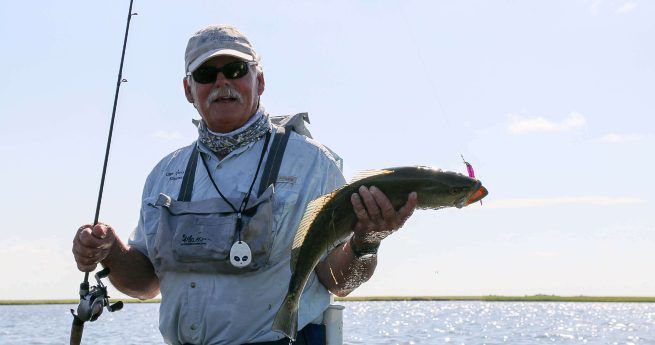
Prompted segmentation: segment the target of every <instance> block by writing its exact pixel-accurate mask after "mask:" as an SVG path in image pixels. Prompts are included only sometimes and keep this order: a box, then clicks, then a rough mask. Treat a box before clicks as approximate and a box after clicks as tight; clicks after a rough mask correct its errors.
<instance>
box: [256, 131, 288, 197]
mask: <svg viewBox="0 0 655 345" xmlns="http://www.w3.org/2000/svg"><path fill="white" fill-rule="evenodd" d="M276 128H277V131H276V132H275V137H274V138H273V143H272V144H271V149H270V151H268V157H267V158H266V166H264V172H263V173H262V178H261V180H260V182H259V192H258V193H257V195H258V196H259V195H262V193H264V191H265V190H266V188H268V186H270V185H271V184H274V183H275V181H276V180H277V174H278V173H279V172H280V165H282V158H283V157H284V150H285V149H286V147H287V142H288V141H289V136H290V135H291V132H292V129H291V128H284V127H282V126H279V127H276Z"/></svg>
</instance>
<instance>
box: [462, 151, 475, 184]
mask: <svg viewBox="0 0 655 345" xmlns="http://www.w3.org/2000/svg"><path fill="white" fill-rule="evenodd" d="M460 156H462V160H463V161H464V164H466V170H468V173H469V177H470V178H475V171H473V166H472V165H471V164H470V163H469V162H467V161H466V160H465V159H464V156H463V155H462V154H461V153H460Z"/></svg>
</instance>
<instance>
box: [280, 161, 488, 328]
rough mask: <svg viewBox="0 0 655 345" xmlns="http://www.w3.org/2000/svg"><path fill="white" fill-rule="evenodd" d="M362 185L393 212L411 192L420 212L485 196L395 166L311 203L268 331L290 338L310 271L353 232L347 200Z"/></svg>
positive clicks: (445, 175) (465, 180) (476, 186)
mask: <svg viewBox="0 0 655 345" xmlns="http://www.w3.org/2000/svg"><path fill="white" fill-rule="evenodd" d="M361 186H366V187H371V186H375V187H377V188H378V189H380V190H381V191H382V192H383V193H384V194H385V195H386V196H387V198H388V199H389V201H390V202H391V204H392V205H393V207H394V208H395V209H396V210H397V209H399V208H400V207H402V206H403V205H404V204H405V203H406V202H407V198H408V196H409V194H410V193H411V192H416V193H417V203H418V205H417V207H418V208H419V209H440V208H444V207H457V208H461V207H464V206H467V205H469V204H471V203H474V202H476V201H478V200H480V199H482V198H483V197H485V196H486V195H487V190H486V189H485V188H484V187H483V186H482V184H481V182H480V181H479V180H476V179H473V178H470V177H467V176H464V175H462V174H459V173H454V172H448V171H442V170H438V169H433V168H428V167H399V168H390V169H384V170H371V171H365V172H363V173H361V174H359V175H357V176H356V177H355V178H354V179H353V181H351V182H350V183H348V184H346V185H344V186H343V187H341V188H339V189H337V190H335V191H333V192H331V193H328V194H326V195H323V196H321V197H319V198H317V199H316V200H314V201H312V202H311V203H310V204H309V205H308V206H307V210H306V211H305V214H304V215H303V218H302V220H301V222H300V226H299V228H298V232H297V234H296V237H295V239H294V242H293V246H292V254H291V271H292V276H291V280H290V282H289V289H288V292H287V295H286V296H285V299H284V301H283V303H282V305H281V306H280V309H279V310H278V312H277V314H276V316H275V320H274V321H273V330H274V331H278V332H282V333H283V334H285V335H286V336H287V337H288V338H290V339H295V335H296V333H297V330H298V322H297V321H298V304H299V302H300V296H301V294H302V291H303V289H304V287H305V284H306V283H307V280H308V279H309V277H310V275H311V272H312V271H313V270H314V268H315V267H316V265H317V264H318V263H319V261H320V260H321V257H322V256H323V255H324V254H326V253H327V252H328V251H329V250H330V249H331V248H332V247H334V246H335V245H336V244H338V243H340V242H342V241H344V240H345V239H346V238H347V237H348V236H350V234H351V233H352V229H353V228H354V226H355V224H356V223H357V216H356V214H355V212H354V210H353V207H352V203H351V201H350V198H351V195H352V194H353V193H357V191H358V190H359V188H360V187H361Z"/></svg>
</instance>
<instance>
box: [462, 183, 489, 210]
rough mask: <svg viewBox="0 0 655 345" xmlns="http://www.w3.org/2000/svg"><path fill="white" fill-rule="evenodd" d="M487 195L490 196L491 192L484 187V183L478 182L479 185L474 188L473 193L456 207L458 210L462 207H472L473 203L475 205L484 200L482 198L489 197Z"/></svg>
mask: <svg viewBox="0 0 655 345" xmlns="http://www.w3.org/2000/svg"><path fill="white" fill-rule="evenodd" d="M487 194H489V191H487V188H485V187H484V186H483V185H482V182H480V181H477V183H476V184H475V187H473V192H472V193H470V194H468V195H466V196H465V197H463V198H462V199H460V200H459V201H457V203H455V206H456V207H457V208H462V207H465V206H468V205H470V204H472V203H475V202H478V201H480V200H482V198H484V197H485V196H487Z"/></svg>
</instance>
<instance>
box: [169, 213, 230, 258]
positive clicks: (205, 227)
mask: <svg viewBox="0 0 655 345" xmlns="http://www.w3.org/2000/svg"><path fill="white" fill-rule="evenodd" d="M177 217H178V219H177V227H176V229H175V233H174V235H173V239H172V243H171V245H172V249H173V255H174V256H175V259H176V260H177V261H178V262H183V263H191V262H206V261H224V260H227V258H228V254H229V252H230V247H231V245H232V243H233V242H234V233H235V230H236V215H235V214H233V213H232V214H227V215H224V214H186V215H181V216H177Z"/></svg>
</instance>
